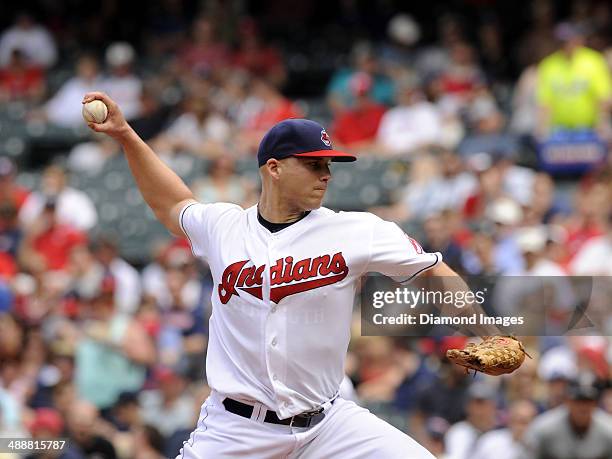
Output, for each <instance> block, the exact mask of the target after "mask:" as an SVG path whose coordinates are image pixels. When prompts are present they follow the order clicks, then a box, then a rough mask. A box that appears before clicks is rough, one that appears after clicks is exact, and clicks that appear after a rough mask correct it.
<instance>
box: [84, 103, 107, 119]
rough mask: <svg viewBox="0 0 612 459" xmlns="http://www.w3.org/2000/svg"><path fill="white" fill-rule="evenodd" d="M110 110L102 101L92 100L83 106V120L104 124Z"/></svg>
mask: <svg viewBox="0 0 612 459" xmlns="http://www.w3.org/2000/svg"><path fill="white" fill-rule="evenodd" d="M107 115H108V108H107V107H106V104H105V103H104V102H102V101H101V100H92V101H91V102H87V103H86V104H83V119H84V120H85V121H87V122H88V123H104V120H106V116H107Z"/></svg>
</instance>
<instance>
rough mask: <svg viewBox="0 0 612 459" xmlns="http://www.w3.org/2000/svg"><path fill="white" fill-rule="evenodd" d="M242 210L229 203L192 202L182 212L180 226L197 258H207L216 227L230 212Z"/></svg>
mask: <svg viewBox="0 0 612 459" xmlns="http://www.w3.org/2000/svg"><path fill="white" fill-rule="evenodd" d="M236 210H242V208H241V207H240V206H237V205H235V204H228V203H215V204H202V203H199V202H191V203H189V204H187V205H185V207H183V209H182V210H181V212H180V214H179V225H180V226H181V229H182V230H183V232H184V233H185V235H186V236H187V239H188V240H189V244H190V245H191V250H192V252H193V254H194V255H195V256H196V257H206V256H207V255H208V254H209V253H210V250H209V244H210V241H211V240H212V238H213V233H214V230H215V227H216V226H217V224H218V223H219V221H220V220H221V219H222V218H223V216H224V215H226V214H227V213H229V212H232V211H236Z"/></svg>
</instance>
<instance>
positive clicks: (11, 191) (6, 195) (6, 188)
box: [0, 156, 30, 212]
mask: <svg viewBox="0 0 612 459" xmlns="http://www.w3.org/2000/svg"><path fill="white" fill-rule="evenodd" d="M16 172H17V170H16V168H15V165H14V164H13V162H12V161H11V160H10V159H8V158H7V157H4V156H3V157H0V205H4V206H10V207H14V208H15V210H16V211H17V212H18V211H19V210H20V209H21V206H22V205H23V203H24V202H25V201H26V199H27V198H28V196H29V194H30V190H28V189H27V188H24V187H22V186H20V185H18V184H17V183H15V174H16Z"/></svg>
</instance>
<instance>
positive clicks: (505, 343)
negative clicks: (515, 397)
mask: <svg viewBox="0 0 612 459" xmlns="http://www.w3.org/2000/svg"><path fill="white" fill-rule="evenodd" d="M525 356H527V357H529V358H531V356H530V355H529V354H527V352H525V349H524V348H523V343H521V342H520V341H519V340H518V339H516V338H514V337H512V336H486V337H484V338H483V341H482V342H481V343H479V344H474V343H469V344H468V345H467V346H465V348H464V349H449V350H448V351H446V357H447V358H448V360H450V361H451V362H453V363H456V364H457V365H461V366H463V367H465V368H466V372H469V370H475V371H481V372H482V373H486V374H488V375H491V376H499V375H502V374H505V373H512V372H513V371H514V370H516V369H517V368H518V367H520V366H521V365H522V363H523V361H524V360H525Z"/></svg>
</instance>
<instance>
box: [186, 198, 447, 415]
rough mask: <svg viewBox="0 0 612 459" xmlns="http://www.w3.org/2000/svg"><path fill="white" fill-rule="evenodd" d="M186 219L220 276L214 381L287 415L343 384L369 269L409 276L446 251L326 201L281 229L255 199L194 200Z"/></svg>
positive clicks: (224, 390)
mask: <svg viewBox="0 0 612 459" xmlns="http://www.w3.org/2000/svg"><path fill="white" fill-rule="evenodd" d="M179 218H180V225H181V228H182V229H183V231H184V232H185V234H186V235H187V236H188V238H189V240H190V243H191V246H192V250H193V252H194V254H195V255H196V256H197V257H201V258H203V259H205V260H206V261H207V262H208V264H209V266H210V270H211V273H212V277H213V281H214V284H215V290H214V291H213V295H212V305H213V309H212V316H211V318H210V336H209V344H208V355H207V361H206V370H207V375H208V383H209V385H210V386H211V388H213V389H214V390H216V391H218V392H219V393H221V394H225V395H228V396H231V397H233V398H237V399H241V400H245V401H257V402H260V403H263V404H264V405H266V406H268V407H269V408H270V409H272V410H275V411H276V412H277V413H278V415H279V418H281V419H284V418H288V417H291V416H294V415H296V414H299V413H302V412H304V411H308V410H312V409H314V408H316V407H318V406H320V405H321V404H323V403H325V402H327V401H329V400H330V399H331V398H332V397H333V396H334V395H335V394H336V392H337V391H338V387H339V385H340V382H341V381H342V378H343V375H344V359H345V356H346V351H347V348H348V344H349V339H350V324H351V316H352V310H353V300H354V294H355V288H356V281H357V280H358V279H359V278H360V277H361V276H362V275H363V274H365V273H367V272H373V271H375V272H380V273H383V274H386V275H389V276H393V277H402V276H403V277H405V280H409V279H411V278H412V277H414V276H416V275H417V274H419V273H421V272H423V271H425V270H427V269H429V268H431V267H433V266H435V265H436V264H437V263H439V262H440V261H441V259H442V257H441V255H440V254H439V253H424V252H423V250H422V249H421V247H420V246H419V245H418V243H416V242H415V241H414V240H412V239H411V238H409V237H408V236H407V235H406V234H405V233H404V232H403V231H402V230H401V229H400V228H399V227H398V226H397V225H396V224H395V223H390V222H386V221H384V220H381V219H380V218H378V217H376V216H374V215H372V214H369V213H362V212H339V213H336V212H334V211H332V210H330V209H326V208H320V209H317V210H314V211H312V212H310V213H309V214H308V215H307V216H306V217H304V218H303V219H302V220H300V221H298V222H296V223H294V224H292V225H290V226H288V227H287V228H284V229H282V230H280V231H278V232H275V233H271V232H270V231H269V230H268V229H266V228H265V227H264V226H262V225H261V224H260V223H259V221H258V220H257V207H256V206H253V207H251V208H249V209H246V210H244V209H242V208H241V207H239V206H237V205H234V204H226V203H216V204H199V203H191V204H188V205H187V206H185V207H184V208H183V210H182V211H181V213H180V217H179Z"/></svg>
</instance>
